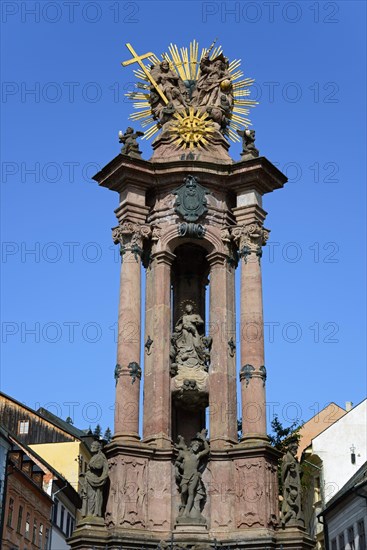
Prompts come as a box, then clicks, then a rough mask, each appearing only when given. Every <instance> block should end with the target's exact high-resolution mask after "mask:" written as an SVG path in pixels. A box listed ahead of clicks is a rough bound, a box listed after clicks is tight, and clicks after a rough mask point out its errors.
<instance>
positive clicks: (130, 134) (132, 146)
mask: <svg viewBox="0 0 367 550" xmlns="http://www.w3.org/2000/svg"><path fill="white" fill-rule="evenodd" d="M143 135H144V132H134V129H133V128H131V127H130V126H129V127H128V128H127V129H126V132H125V133H124V134H123V133H122V132H121V130H120V132H119V142H120V143H123V144H124V145H123V147H121V153H122V154H123V155H128V156H129V157H135V158H140V157H141V151H140V149H139V144H138V142H137V138H138V137H141V136H143Z"/></svg>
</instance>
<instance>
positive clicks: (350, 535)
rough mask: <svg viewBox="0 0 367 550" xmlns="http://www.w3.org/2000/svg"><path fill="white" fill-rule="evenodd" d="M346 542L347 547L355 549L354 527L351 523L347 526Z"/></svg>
mask: <svg viewBox="0 0 367 550" xmlns="http://www.w3.org/2000/svg"><path fill="white" fill-rule="evenodd" d="M348 543H349V549H350V550H355V547H356V546H355V544H354V529H353V525H352V526H351V527H348Z"/></svg>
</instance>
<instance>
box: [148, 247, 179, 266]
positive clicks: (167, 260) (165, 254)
mask: <svg viewBox="0 0 367 550" xmlns="http://www.w3.org/2000/svg"><path fill="white" fill-rule="evenodd" d="M175 258H176V255H175V254H172V252H169V250H161V251H159V252H155V253H153V254H152V256H151V259H152V261H156V262H157V264H166V265H168V266H171V265H172V264H173V261H174V259H175Z"/></svg>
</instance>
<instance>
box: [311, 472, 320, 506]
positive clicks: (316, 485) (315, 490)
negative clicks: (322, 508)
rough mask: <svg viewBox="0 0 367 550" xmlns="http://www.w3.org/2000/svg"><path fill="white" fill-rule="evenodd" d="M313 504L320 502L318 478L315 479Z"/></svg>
mask: <svg viewBox="0 0 367 550" xmlns="http://www.w3.org/2000/svg"><path fill="white" fill-rule="evenodd" d="M313 498H314V503H316V502H320V500H321V487H320V478H319V477H316V478H315V485H314V497H313Z"/></svg>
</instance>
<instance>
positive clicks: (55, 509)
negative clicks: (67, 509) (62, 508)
mask: <svg viewBox="0 0 367 550" xmlns="http://www.w3.org/2000/svg"><path fill="white" fill-rule="evenodd" d="M58 513H59V501H58V500H57V498H55V500H54V507H53V511H52V523H54V524H55V525H57V515H58Z"/></svg>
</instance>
